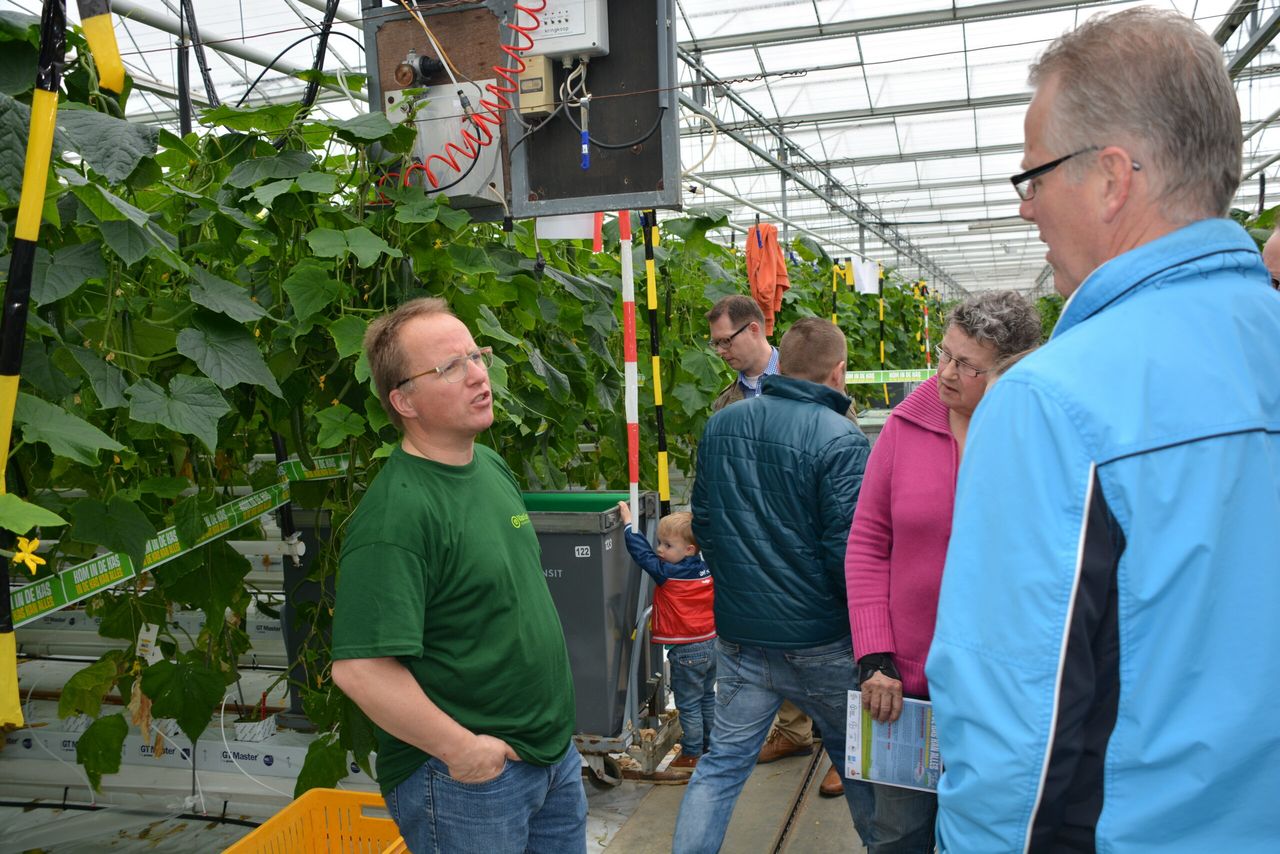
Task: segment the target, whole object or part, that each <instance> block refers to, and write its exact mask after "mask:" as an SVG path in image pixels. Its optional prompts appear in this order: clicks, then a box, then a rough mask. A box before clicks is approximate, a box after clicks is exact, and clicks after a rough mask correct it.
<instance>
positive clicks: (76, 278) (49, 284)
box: [31, 243, 107, 305]
mask: <svg viewBox="0 0 1280 854" xmlns="http://www.w3.org/2000/svg"><path fill="white" fill-rule="evenodd" d="M106 274H107V265H106V264H105V263H104V262H103V260H102V249H101V247H99V246H98V245H97V244H94V243H76V244H73V245H71V246H64V247H62V248H61V249H59V250H57V251H56V252H54V253H53V255H52V256H50V255H49V253H48V252H45V251H44V250H42V249H39V248H37V249H36V261H35V267H34V269H33V270H32V273H31V301H32V302H34V303H35V304H36V305H47V304H48V303H51V302H54V301H56V300H60V299H62V298H63V297H65V296H70V295H71V294H73V293H75V292H76V290H77V289H78V288H79V287H80V286H81V285H83V284H84V283H85V282H87V281H89V280H90V279H101V278H103V277H104V276H106Z"/></svg>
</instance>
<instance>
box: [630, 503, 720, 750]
mask: <svg viewBox="0 0 1280 854" xmlns="http://www.w3.org/2000/svg"><path fill="white" fill-rule="evenodd" d="M618 511H619V512H620V513H621V514H622V521H623V523H624V524H625V525H626V528H625V529H624V533H625V535H626V543H627V551H628V552H630V553H631V559H632V560H634V561H635V562H636V565H637V566H639V567H640V568H641V569H643V570H644V571H645V572H647V573H649V576H650V577H651V578H653V581H654V583H655V584H656V585H658V587H657V589H656V590H655V591H654V593H653V642H654V643H661V644H668V652H667V661H668V662H669V663H670V664H671V691H672V693H673V694H675V697H676V708H677V709H678V710H679V711H680V727H681V729H683V730H684V737H683V738H682V739H681V744H680V755H679V756H678V757H676V758H675V759H674V760H672V762H671V764H670V765H668V766H667V767H668V768H693V767H694V766H695V765H697V764H698V758H699V757H700V756H702V754H703V753H704V752H705V751H706V750H707V749H708V748H709V747H710V741H711V725H712V724H713V723H714V722H715V710H716V692H715V684H716V647H715V642H716V622H715V614H714V612H713V610H712V603H713V601H714V585H713V584H712V581H711V570H710V569H708V568H707V564H706V562H705V561H704V560H703V559H702V556H701V555H700V554H698V544H697V542H695V541H694V539H693V525H692V523H693V516H692V515H691V514H689V513H672V514H670V515H668V516H665V517H663V518H662V519H660V520H659V521H658V545H657V547H656V548H651V547H650V546H649V543H648V541H646V540H645V538H644V537H642V536H640V535H639V534H637V533H636V532H635V531H633V530H632V529H631V508H630V507H629V506H628V505H627V502H625V501H619V502H618Z"/></svg>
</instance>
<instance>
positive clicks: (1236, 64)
mask: <svg viewBox="0 0 1280 854" xmlns="http://www.w3.org/2000/svg"><path fill="white" fill-rule="evenodd" d="M1277 33H1280V9H1277V10H1275V11H1274V12H1272V13H1271V17H1270V18H1268V19H1267V20H1266V23H1264V24H1262V25H1261V26H1259V27H1258V28H1257V29H1256V30H1254V31H1253V33H1252V35H1250V36H1249V39H1248V41H1246V42H1245V43H1244V44H1243V45H1242V46H1241V48H1240V50H1238V51H1236V52H1235V53H1234V54H1233V55H1232V56H1231V58H1230V59H1228V60H1227V73H1228V74H1230V75H1231V76H1232V77H1235V76H1236V75H1237V74H1239V73H1240V72H1241V71H1243V70H1244V67H1245V66H1246V65H1248V64H1249V63H1250V62H1251V61H1253V58H1254V57H1255V56H1257V55H1258V54H1260V53H1262V49H1263V48H1265V47H1266V46H1267V45H1269V44H1271V42H1272V40H1274V39H1275V37H1276V34H1277Z"/></svg>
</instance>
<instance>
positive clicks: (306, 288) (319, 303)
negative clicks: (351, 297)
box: [283, 259, 343, 322]
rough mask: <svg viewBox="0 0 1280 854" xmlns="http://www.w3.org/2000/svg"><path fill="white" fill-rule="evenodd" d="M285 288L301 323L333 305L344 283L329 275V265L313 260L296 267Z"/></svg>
mask: <svg viewBox="0 0 1280 854" xmlns="http://www.w3.org/2000/svg"><path fill="white" fill-rule="evenodd" d="M283 287H284V291H285V293H286V294H288V295H289V302H290V303H292V304H293V313H294V314H295V315H296V316H297V318H298V320H299V321H300V322H306V321H307V320H310V319H311V316H312V315H314V314H315V313H316V312H318V311H321V310H322V309H325V308H328V307H329V306H331V305H333V303H334V302H336V301H337V300H338V297H340V296H341V295H342V290H343V287H342V283H341V282H339V281H337V280H336V279H334V278H333V277H332V276H330V275H329V272H328V265H325V264H320V263H318V262H316V261H314V260H311V259H306V260H304V261H303V262H302V263H300V264H299V265H298V266H296V267H294V268H293V272H292V273H290V274H289V278H287V279H285V280H284V285H283Z"/></svg>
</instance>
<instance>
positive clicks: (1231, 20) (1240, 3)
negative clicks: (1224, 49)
mask: <svg viewBox="0 0 1280 854" xmlns="http://www.w3.org/2000/svg"><path fill="white" fill-rule="evenodd" d="M1257 9H1258V0H1237V2H1236V5H1234V6H1232V7H1231V8H1230V9H1229V10H1228V11H1227V14H1225V15H1223V16H1222V20H1221V21H1219V22H1218V26H1216V27H1214V30H1213V40H1214V41H1216V42H1217V43H1218V44H1222V45H1225V44H1226V43H1227V39H1229V38H1231V35H1232V34H1233V33H1234V32H1235V31H1236V30H1238V29H1239V28H1240V25H1241V24H1243V23H1244V19H1245V18H1247V17H1249V15H1250V14H1251V13H1252V12H1255V11H1257Z"/></svg>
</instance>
